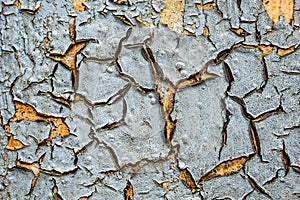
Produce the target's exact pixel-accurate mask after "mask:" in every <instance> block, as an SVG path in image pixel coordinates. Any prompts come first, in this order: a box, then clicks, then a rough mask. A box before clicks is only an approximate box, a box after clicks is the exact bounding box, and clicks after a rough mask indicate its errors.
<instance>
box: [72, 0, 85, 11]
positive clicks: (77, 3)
mask: <svg viewBox="0 0 300 200" xmlns="http://www.w3.org/2000/svg"><path fill="white" fill-rule="evenodd" d="M87 1H88V0H73V6H74V9H75V10H76V12H82V11H84V10H85V9H86V6H85V5H83V3H84V2H87Z"/></svg>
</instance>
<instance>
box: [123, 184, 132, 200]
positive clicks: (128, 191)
mask: <svg viewBox="0 0 300 200" xmlns="http://www.w3.org/2000/svg"><path fill="white" fill-rule="evenodd" d="M123 192H124V199H125V200H133V196H134V191H133V186H132V184H131V182H130V181H129V180H128V181H127V183H126V186H125V188H124V190H123Z"/></svg>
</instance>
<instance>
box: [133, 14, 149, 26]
mask: <svg viewBox="0 0 300 200" xmlns="http://www.w3.org/2000/svg"><path fill="white" fill-rule="evenodd" d="M135 19H136V20H137V21H138V22H140V23H142V24H144V25H145V26H147V27H150V26H151V23H150V22H147V21H145V20H142V19H141V18H140V16H137V17H136V18H135Z"/></svg>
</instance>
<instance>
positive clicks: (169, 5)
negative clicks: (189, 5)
mask: <svg viewBox="0 0 300 200" xmlns="http://www.w3.org/2000/svg"><path fill="white" fill-rule="evenodd" d="M163 2H164V3H165V4H166V7H165V9H163V10H162V11H161V12H160V13H159V14H160V23H162V24H166V25H167V26H168V28H169V29H170V30H173V31H175V32H177V33H180V32H181V29H182V25H183V24H182V12H183V9H184V1H183V0H163Z"/></svg>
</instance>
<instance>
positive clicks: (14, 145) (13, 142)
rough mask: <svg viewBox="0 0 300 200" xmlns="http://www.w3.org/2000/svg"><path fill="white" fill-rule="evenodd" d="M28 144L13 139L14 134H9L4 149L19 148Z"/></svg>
mask: <svg viewBox="0 0 300 200" xmlns="http://www.w3.org/2000/svg"><path fill="white" fill-rule="evenodd" d="M27 146H28V145H25V144H23V143H22V142H21V141H20V140H18V139H15V138H14V136H10V137H9V140H8V143H7V145H6V147H5V148H6V149H8V150H13V151H14V150H19V149H22V148H24V147H27Z"/></svg>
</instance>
